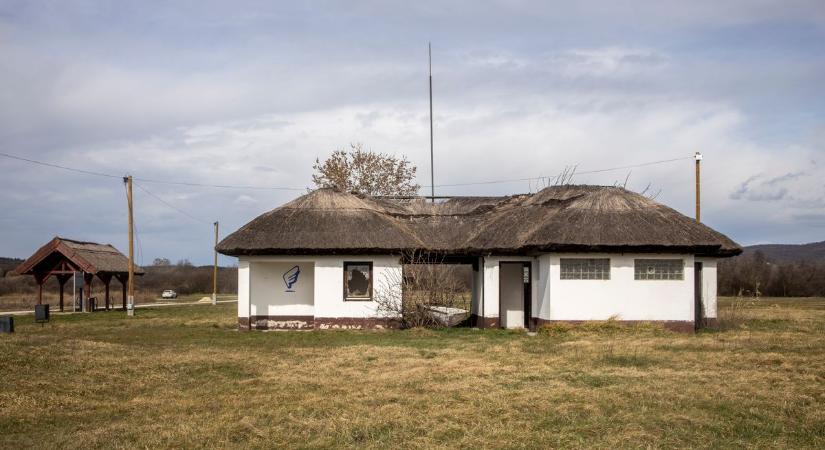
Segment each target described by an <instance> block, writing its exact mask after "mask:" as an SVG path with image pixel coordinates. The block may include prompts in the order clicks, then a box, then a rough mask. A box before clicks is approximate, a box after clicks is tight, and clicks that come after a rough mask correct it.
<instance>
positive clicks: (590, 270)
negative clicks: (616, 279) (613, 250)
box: [561, 258, 610, 280]
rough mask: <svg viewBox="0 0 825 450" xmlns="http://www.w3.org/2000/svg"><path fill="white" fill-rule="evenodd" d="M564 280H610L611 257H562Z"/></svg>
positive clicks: (562, 275)
mask: <svg viewBox="0 0 825 450" xmlns="http://www.w3.org/2000/svg"><path fill="white" fill-rule="evenodd" d="M561 279H562V280H609V279H610V259H609V258H561Z"/></svg>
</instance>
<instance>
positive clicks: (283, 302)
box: [250, 261, 315, 316]
mask: <svg viewBox="0 0 825 450" xmlns="http://www.w3.org/2000/svg"><path fill="white" fill-rule="evenodd" d="M296 266H297V267H298V268H299V269H300V273H299V274H298V279H297V281H296V282H295V284H293V285H292V288H291V289H288V288H287V285H286V283H285V282H284V274H285V273H287V272H288V271H290V270H292V268H294V267H296ZM314 272H315V264H314V262H312V261H283V262H264V261H260V262H259V261H255V262H252V263H251V270H250V280H251V286H252V289H251V297H250V298H251V299H252V315H253V316H275V315H283V316H313V315H315V308H314V301H313V300H314V297H315V293H314V290H315V284H314Z"/></svg>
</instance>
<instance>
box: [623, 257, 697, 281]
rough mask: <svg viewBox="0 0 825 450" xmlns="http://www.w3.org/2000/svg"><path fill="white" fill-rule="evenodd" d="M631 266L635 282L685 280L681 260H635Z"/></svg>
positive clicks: (683, 263) (683, 265)
mask: <svg viewBox="0 0 825 450" xmlns="http://www.w3.org/2000/svg"><path fill="white" fill-rule="evenodd" d="M633 265H634V267H633V274H634V278H635V279H637V280H684V279H685V262H684V261H683V260H681V259H637V260H634V262H633Z"/></svg>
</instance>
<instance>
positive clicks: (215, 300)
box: [212, 220, 218, 305]
mask: <svg viewBox="0 0 825 450" xmlns="http://www.w3.org/2000/svg"><path fill="white" fill-rule="evenodd" d="M213 250H214V254H215V261H214V264H213V265H212V304H213V305H217V304H218V221H217V220H216V221H215V248H214V249H213Z"/></svg>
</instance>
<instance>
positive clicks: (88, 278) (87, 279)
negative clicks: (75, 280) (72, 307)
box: [83, 272, 95, 312]
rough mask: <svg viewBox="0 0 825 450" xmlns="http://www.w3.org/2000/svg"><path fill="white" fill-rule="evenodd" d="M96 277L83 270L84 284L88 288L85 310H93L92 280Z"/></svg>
mask: <svg viewBox="0 0 825 450" xmlns="http://www.w3.org/2000/svg"><path fill="white" fill-rule="evenodd" d="M94 279H95V276H94V274H91V273H86V272H83V284H84V285H85V286H84V288H85V289H86V309H84V312H92V308H91V306H92V280H94Z"/></svg>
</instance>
